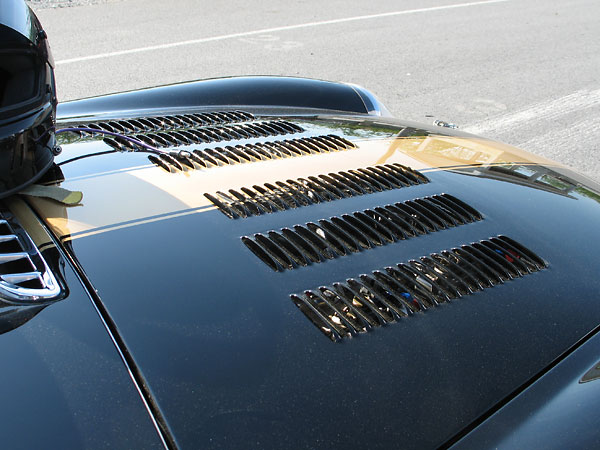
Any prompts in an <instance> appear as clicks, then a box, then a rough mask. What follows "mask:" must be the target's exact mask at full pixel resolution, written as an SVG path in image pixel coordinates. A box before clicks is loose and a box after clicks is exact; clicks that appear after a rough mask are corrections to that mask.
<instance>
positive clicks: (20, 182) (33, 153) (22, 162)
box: [0, 0, 56, 198]
mask: <svg viewBox="0 0 600 450" xmlns="http://www.w3.org/2000/svg"><path fill="white" fill-rule="evenodd" d="M0 1H1V5H0V198H2V197H6V196H7V195H10V194H12V193H14V192H18V191H19V190H21V189H22V188H23V187H25V186H26V185H28V184H30V183H33V182H34V181H36V180H37V179H38V178H40V177H41V176H42V175H43V174H44V172H45V171H46V170H47V169H48V168H49V167H50V166H51V164H52V162H53V159H54V150H55V145H56V141H55V135H54V121H55V117H56V85H55V82H54V61H53V59H52V54H51V53H50V46H49V45H48V40H47V38H46V33H45V32H44V30H43V29H42V26H41V24H40V22H39V20H38V18H37V17H36V16H35V14H34V13H33V11H32V10H31V9H30V8H29V7H28V6H27V5H26V4H25V2H24V1H23V0H0Z"/></svg>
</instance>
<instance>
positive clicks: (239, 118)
mask: <svg viewBox="0 0 600 450" xmlns="http://www.w3.org/2000/svg"><path fill="white" fill-rule="evenodd" d="M253 120H255V117H254V116H253V115H252V114H250V113H247V112H244V111H227V112H214V113H203V114H179V115H169V116H155V117H140V118H136V119H125V120H111V121H106V122H91V123H85V124H80V125H79V127H80V128H95V129H97V130H104V131H110V132H112V133H120V134H135V133H146V132H159V131H168V130H174V129H180V128H197V127H205V126H212V125H223V124H232V123H241V122H250V121H253ZM85 134H88V133H82V135H85Z"/></svg>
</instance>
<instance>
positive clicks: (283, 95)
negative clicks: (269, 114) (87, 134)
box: [58, 76, 389, 119]
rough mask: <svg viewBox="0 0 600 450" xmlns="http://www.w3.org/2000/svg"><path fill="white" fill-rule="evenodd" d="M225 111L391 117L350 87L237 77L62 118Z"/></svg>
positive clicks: (69, 108)
mask: <svg viewBox="0 0 600 450" xmlns="http://www.w3.org/2000/svg"><path fill="white" fill-rule="evenodd" d="M174 105H176V106H177V107H179V108H186V107H187V108H197V106H198V105H203V107H208V108H210V107H213V108H214V107H218V106H226V107H227V108H235V107H236V105H237V106H239V107H242V106H243V107H287V108H314V109H321V110H332V111H345V112H350V113H356V114H369V113H371V114H379V113H380V112H381V111H383V112H384V114H389V113H387V110H385V107H383V106H382V105H381V104H379V102H378V101H377V99H375V98H374V97H373V96H372V94H370V93H369V92H368V91H366V90H364V89H362V88H360V87H355V86H351V85H347V84H341V83H333V82H330V81H320V80H311V79H307V78H293V77H267V76H264V77H257V76H254V77H233V78H218V79H213V80H203V81H196V82H190V83H181V84H173V85H170V86H162V87H157V88H151V89H142V90H138V91H132V92H124V93H121V94H113V95H105V96H102V97H96V98H89V99H83V100H77V101H73V102H66V103H62V104H61V105H60V106H59V109H58V118H59V119H60V118H67V117H73V116H78V115H83V114H101V113H107V112H108V113H110V112H111V111H131V110H133V109H135V110H140V109H164V108H170V107H173V106H174Z"/></svg>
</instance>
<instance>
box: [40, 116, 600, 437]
mask: <svg viewBox="0 0 600 450" xmlns="http://www.w3.org/2000/svg"><path fill="white" fill-rule="evenodd" d="M175 115H176V114H173V115H172V116H173V117H174V116H175ZM179 116H181V114H179ZM134 119H135V118H127V117H119V118H117V117H112V118H111V117H109V118H106V117H104V118H102V120H101V121H99V123H100V124H101V125H102V127H109V126H112V127H113V129H114V127H117V126H119V121H120V122H121V125H120V127H121V131H127V129H126V127H127V121H128V120H129V121H131V120H134ZM173 120H174V119H171V122H173ZM180 120H184V119H180ZM190 120H191V119H190ZM240 120H241V119H240ZM82 121H83V120H82ZM82 121H80V122H82ZM73 123H79V122H73ZM94 123H97V122H96V121H93V120H92V121H90V119H89V118H88V119H86V126H90V124H94ZM111 123H112V125H110V124H111ZM163 123H167V121H163ZM115 124H116V125H115ZM242 125H243V127H246V128H243V127H242ZM170 126H171V129H172V128H173V125H172V123H171V125H170ZM253 126H255V128H252V127H253ZM236 127H237V128H236ZM240 127H241V128H240ZM166 128H168V127H166V125H165V130H162V131H161V130H153V131H147V130H146V131H139V130H138V131H137V132H134V131H132V130H133V128H132V130H129V134H131V135H135V136H137V138H140V139H141V138H144V139H148V142H150V143H152V144H153V145H155V146H158V147H162V148H170V147H171V146H172V144H169V139H171V138H173V139H179V140H180V141H181V142H183V143H185V142H187V144H184V145H183V146H182V147H180V148H178V150H181V149H184V150H187V151H189V152H193V150H197V152H195V153H194V154H193V155H188V154H187V153H184V154H176V155H173V156H172V157H170V158H169V157H164V158H161V157H159V156H157V155H154V156H152V157H151V158H150V159H149V158H148V154H146V153H138V152H135V153H134V152H125V153H118V152H116V151H115V150H117V149H119V148H120V147H122V146H124V145H125V144H123V142H122V141H119V140H118V139H114V140H104V141H103V140H102V139H101V138H100V137H96V136H92V135H89V134H88V135H84V136H77V135H75V134H71V135H70V136H68V137H66V138H64V139H65V142H63V153H62V155H61V156H60V157H59V158H58V160H57V162H58V163H59V166H60V168H61V170H62V173H63V175H64V181H61V182H60V185H61V186H62V187H63V188H66V189H71V190H78V191H82V192H83V195H84V197H83V202H82V204H81V205H80V206H76V207H71V208H67V207H64V206H62V205H60V204H58V203H55V202H52V201H50V200H44V199H41V198H36V199H31V203H32V204H33V206H34V207H35V209H36V210H37V212H38V213H39V214H40V216H41V217H43V218H44V220H45V221H46V223H47V224H48V225H49V227H50V229H51V230H52V231H53V232H54V233H55V234H56V235H57V236H59V237H60V238H61V240H62V242H63V243H64V244H65V245H66V246H67V247H68V248H69V249H70V251H71V252H72V254H73V255H74V257H75V258H76V259H77V261H78V262H79V263H80V265H81V267H83V269H84V271H85V273H86V275H87V276H88V277H89V279H90V280H91V283H92V284H93V286H94V287H95V289H97V291H98V293H99V296H100V298H101V300H102V302H103V303H104V305H105V307H106V308H107V310H108V311H109V313H110V315H111V316H112V318H113V320H114V322H115V323H116V326H117V327H118V330H119V332H120V334H121V335H122V337H123V340H124V342H125V344H126V345H127V347H128V350H129V352H131V354H132V356H133V359H134V360H135V362H136V364H137V366H138V368H139V370H140V371H141V373H142V375H143V376H144V378H145V379H146V381H147V383H148V388H149V390H150V391H151V392H152V394H153V396H154V398H155V399H156V402H157V404H158V406H159V407H160V409H161V411H162V412H163V414H164V415H165V417H166V420H167V422H168V425H169V427H170V428H171V430H172V432H173V433H174V436H175V439H176V440H177V442H178V443H179V444H181V445H182V446H187V447H198V446H200V445H206V446H213V447H217V448H236V447H240V448H332V447H335V446H336V445H337V446H339V447H340V448H341V447H342V446H356V447H359V448H390V447H392V446H394V447H397V446H401V447H409V446H414V447H418V448H421V447H423V446H437V445H441V444H443V443H444V442H446V441H447V440H448V439H450V438H451V437H452V436H454V435H455V434H456V433H459V432H460V431H461V430H462V429H463V428H464V427H465V426H466V425H468V424H470V423H471V422H473V421H474V420H476V419H477V418H478V417H480V416H481V415H482V414H483V413H485V412H486V411H487V410H488V409H490V408H491V407H493V405H495V404H497V403H498V402H500V401H502V400H503V399H504V398H505V397H506V396H508V395H509V394H510V393H511V392H513V391H514V390H515V389H516V388H518V387H519V386H521V385H522V384H523V383H525V382H527V381H528V380H529V379H530V378H531V377H532V376H534V375H536V374H537V373H538V372H540V371H541V370H543V369H544V367H546V366H547V365H548V364H550V363H551V362H552V361H553V360H555V359H556V358H557V357H559V356H560V355H561V354H562V353H563V352H565V351H567V350H568V349H569V348H570V347H571V346H572V345H573V344H574V343H576V342H577V341H578V340H579V339H581V338H582V337H583V336H585V335H586V333H588V332H589V331H590V330H591V329H593V328H594V327H595V326H596V325H597V324H598V323H599V319H600V304H599V303H598V302H597V293H598V292H599V290H600V281H599V280H598V277H597V274H596V271H597V270H596V269H597V267H596V266H594V264H593V263H592V261H594V259H592V258H595V257H596V256H595V255H597V254H598V251H599V250H600V249H599V248H598V243H597V239H596V236H597V229H596V227H595V226H594V225H593V224H597V223H598V220H599V219H600V208H599V205H598V202H599V200H600V196H599V195H598V193H597V190H595V189H596V187H595V186H594V185H593V183H590V182H588V181H586V180H583V179H580V178H577V177H575V176H574V175H573V174H572V173H571V172H570V171H569V170H567V169H565V168H563V167H559V166H557V165H556V164H553V163H550V162H548V161H542V160H540V159H539V158H534V157H533V156H532V155H529V154H527V153H525V152H522V151H520V150H517V149H515V148H512V147H509V146H506V145H502V144H498V143H494V142H490V141H487V140H483V139H478V138H473V137H470V136H468V135H461V134H459V133H454V134H453V135H442V134H435V133H434V132H432V131H431V130H425V129H421V128H418V127H416V126H412V125H406V124H402V123H399V122H394V121H392V120H388V119H365V118H364V117H361V118H353V117H344V116H340V117H334V116H327V117H315V116H312V117H260V116H259V117H256V118H254V120H251V119H244V120H241V122H239V123H237V122H236V123H231V124H224V125H220V126H212V128H215V129H213V130H212V131H211V130H205V131H204V132H203V133H205V134H201V135H197V136H196V138H197V139H198V140H199V142H200V141H201V142H200V143H197V142H196V143H195V142H193V139H195V138H194V136H190V135H186V134H185V133H179V135H178V136H176V135H175V134H174V133H175V132H173V131H172V130H171V131H168V130H166ZM188 128H189V127H188ZM205 128H206V127H205ZM220 128H224V129H220ZM251 128H252V129H253V130H254V132H255V134H256V135H254V134H252V132H251ZM140 130H141V129H140ZM244 130H245V131H244ZM261 130H262V131H261ZM273 130H274V131H273ZM282 130H283V131H282ZM244 132H246V133H248V134H246V135H245V134H243V133H244ZM161 133H163V134H161ZM211 133H213V134H215V135H216V136H217V137H214V136H213V137H212V138H211V137H210V136H212V135H211ZM224 133H225V134H226V133H230V135H226V136H225V137H224V136H223V134H224ZM207 136H208V137H207ZM211 139H212V141H211ZM311 139H312V140H311ZM165 142H166V144H165ZM186 155H187V156H186ZM194 155H196V157H193V156H194ZM188 166H189V167H188ZM444 194H445V195H444ZM497 236H502V238H499V239H500V240H498V238H497ZM492 238H493V239H492ZM502 242H504V244H503V243H502ZM507 242H508V243H509V244H506V243H507ZM464 245H467V246H469V247H463V253H464V259H462V260H460V261H459V260H458V259H457V260H454V259H452V258H454V256H452V255H453V254H454V255H458V256H460V249H461V246H464ZM503 245H504V247H503ZM453 249H458V250H457V251H453ZM489 251H491V252H495V253H496V255H493V254H492V255H490V254H488V253H486V252H489ZM465 252H466V253H465ZM468 252H471V253H470V255H471V256H470V257H469V256H468V255H467V253H468ZM432 254H434V255H435V256H431V257H429V255H432ZM481 254H483V256H481ZM477 255H479V256H477ZM498 255H499V256H498ZM422 257H429V258H425V259H420V258H422ZM438 257H439V258H438ZM498 257H499V258H500V260H498V259H497V258H498ZM436 258H437V259H436ZM444 258H445V259H446V261H449V262H443V261H444ZM536 258H537V259H536ZM411 261H413V262H412V263H411ZM419 261H421V262H420V263H419ZM435 261H437V262H438V264H437V265H436V264H435V263H434V262H435ZM507 261H508V263H507ZM398 264H400V266H398ZM452 264H454V266H453V265H452ZM427 265H429V268H427V267H424V266H427ZM456 265H458V266H459V267H455V266H456ZM389 267H395V268H396V269H394V270H396V271H397V272H398V274H397V275H396V276H397V278H396V284H394V281H393V280H391V281H390V280H388V279H386V278H384V276H383V275H381V274H384V275H385V274H388V275H390V274H394V273H395V272H394V270H391V269H390V270H387V272H386V268H389ZM444 267H445V268H444ZM378 277H379V278H378ZM411 277H412V278H411ZM409 279H411V280H412V281H408V280H409ZM385 280H387V281H385ZM399 280H404V282H401V281H399ZM486 280H487V281H486ZM370 283H371V284H370ZM386 283H387V284H386ZM382 286H383V288H382ZM320 287H324V289H319V288H320ZM349 292H350V293H349ZM336 293H337V294H336Z"/></svg>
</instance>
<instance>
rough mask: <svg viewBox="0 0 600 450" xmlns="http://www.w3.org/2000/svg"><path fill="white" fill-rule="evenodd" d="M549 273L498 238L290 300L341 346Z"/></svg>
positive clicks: (507, 240)
mask: <svg viewBox="0 0 600 450" xmlns="http://www.w3.org/2000/svg"><path fill="white" fill-rule="evenodd" d="M545 267H547V264H546V262H545V261H543V260H542V259H541V258H540V257H539V256H537V255H536V254H534V253H533V252H532V251H531V250H529V249H527V248H526V247H524V246H523V245H521V244H519V243H518V242H515V241H514V240H512V239H510V238H508V237H506V236H498V237H494V238H490V239H488V240H484V241H480V242H476V243H473V244H470V245H463V246H461V247H457V248H453V249H451V250H444V251H441V252H439V253H432V254H431V255H429V256H423V257H421V258H420V259H419V260H411V261H409V262H406V263H401V264H398V265H396V266H392V267H385V268H383V269H380V270H375V271H373V272H372V273H371V274H368V275H361V276H359V277H357V278H350V279H347V280H346V281H343V282H339V283H333V284H332V285H330V286H322V287H319V288H318V289H313V290H309V291H305V292H303V293H302V294H293V295H291V296H290V297H291V299H292V301H293V302H294V304H296V306H297V307H298V308H299V309H300V310H301V311H302V312H303V313H304V314H305V315H306V317H308V318H309V319H310V321H311V322H312V323H313V324H314V325H315V326H316V327H317V328H318V329H319V330H321V332H323V333H324V334H325V335H326V336H327V337H329V338H330V339H331V340H332V341H339V340H341V339H343V338H347V337H351V336H355V335H357V334H358V333H364V332H367V331H370V330H373V329H374V328H377V327H379V326H381V325H384V324H387V323H392V322H397V321H399V320H400V319H401V318H406V317H409V316H412V315H413V314H415V313H418V312H420V311H424V310H426V309H429V308H433V307H436V306H438V305H440V304H442V303H446V302H449V301H451V300H454V299H457V298H460V297H462V296H464V295H470V294H473V293H475V292H477V291H481V290H483V289H487V288H491V287H493V286H496V285H498V284H502V283H505V282H507V281H509V280H512V279H516V278H520V277H522V276H525V275H527V274H530V273H533V272H537V271H539V270H542V269H544V268H545Z"/></svg>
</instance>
